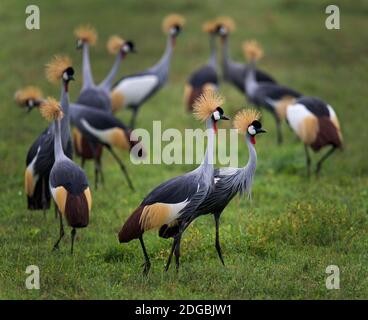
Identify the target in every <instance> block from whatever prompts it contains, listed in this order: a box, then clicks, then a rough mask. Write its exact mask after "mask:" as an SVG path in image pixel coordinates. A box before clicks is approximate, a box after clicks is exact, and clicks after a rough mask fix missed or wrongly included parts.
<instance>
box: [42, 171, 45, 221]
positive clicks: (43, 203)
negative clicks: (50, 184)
mask: <svg viewBox="0 0 368 320" xmlns="http://www.w3.org/2000/svg"><path fill="white" fill-rule="evenodd" d="M41 183H42V191H41V192H42V194H41V197H42V200H41V202H42V211H43V216H44V217H45V218H46V186H45V184H46V183H45V179H44V178H42V182H41Z"/></svg>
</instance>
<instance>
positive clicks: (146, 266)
mask: <svg viewBox="0 0 368 320" xmlns="http://www.w3.org/2000/svg"><path fill="white" fill-rule="evenodd" d="M139 241H140V243H141V246H142V250H143V254H144V264H143V266H144V269H143V274H144V275H145V276H146V275H147V274H148V272H149V270H150V268H151V262H150V260H149V257H148V254H147V251H146V247H145V245H144V242H143V237H142V236H140V237H139Z"/></svg>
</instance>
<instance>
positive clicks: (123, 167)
mask: <svg viewBox="0 0 368 320" xmlns="http://www.w3.org/2000/svg"><path fill="white" fill-rule="evenodd" d="M107 149H108V150H109V151H110V153H111V154H112V156H113V157H114V158H115V160H116V161H117V162H118V164H119V166H120V169H121V170H122V171H123V173H124V175H125V178H126V179H127V182H128V185H129V188H130V189H131V190H133V191H134V187H133V184H132V181H131V180H130V178H129V175H128V171H127V169H126V167H125V165H124V163H123V162H122V161H121V159H120V158H119V157H118V155H117V154H116V153H115V151H114V150H113V149H112V147H111V146H109V145H108V146H107Z"/></svg>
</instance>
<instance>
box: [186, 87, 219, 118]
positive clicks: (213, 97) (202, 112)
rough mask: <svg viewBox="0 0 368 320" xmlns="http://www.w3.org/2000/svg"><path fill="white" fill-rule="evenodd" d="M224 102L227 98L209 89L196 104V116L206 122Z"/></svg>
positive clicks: (194, 107)
mask: <svg viewBox="0 0 368 320" xmlns="http://www.w3.org/2000/svg"><path fill="white" fill-rule="evenodd" d="M224 102H225V98H224V97H223V96H222V95H220V94H219V93H217V92H216V91H215V90H214V89H212V88H207V89H205V91H204V93H203V94H201V95H200V97H199V98H197V99H196V101H195V102H194V106H193V109H194V116H195V117H196V118H197V119H198V120H200V121H205V120H207V119H208V118H209V117H210V116H211V114H212V113H213V112H214V111H216V108H217V107H221V106H222V105H223V104H224Z"/></svg>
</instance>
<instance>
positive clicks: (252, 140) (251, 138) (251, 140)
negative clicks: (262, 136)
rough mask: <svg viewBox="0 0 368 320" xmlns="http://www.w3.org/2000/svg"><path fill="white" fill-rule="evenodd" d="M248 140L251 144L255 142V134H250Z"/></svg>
mask: <svg viewBox="0 0 368 320" xmlns="http://www.w3.org/2000/svg"><path fill="white" fill-rule="evenodd" d="M250 142H251V144H256V137H255V136H250Z"/></svg>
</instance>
